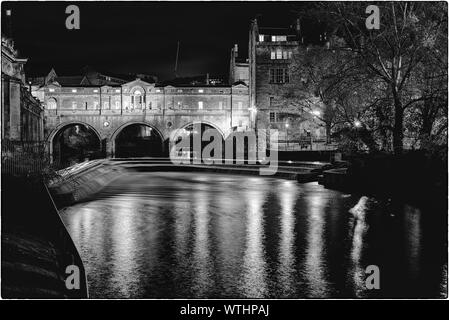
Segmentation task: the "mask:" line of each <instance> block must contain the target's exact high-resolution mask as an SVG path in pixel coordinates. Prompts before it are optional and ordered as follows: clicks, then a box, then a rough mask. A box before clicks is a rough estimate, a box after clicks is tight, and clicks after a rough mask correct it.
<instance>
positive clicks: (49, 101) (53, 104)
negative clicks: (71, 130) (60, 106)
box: [47, 99, 56, 110]
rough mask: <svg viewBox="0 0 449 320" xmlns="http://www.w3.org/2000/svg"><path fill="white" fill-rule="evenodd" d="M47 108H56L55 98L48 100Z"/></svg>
mask: <svg viewBox="0 0 449 320" xmlns="http://www.w3.org/2000/svg"><path fill="white" fill-rule="evenodd" d="M47 109H49V110H54V109H56V100H54V99H51V100H48V102H47Z"/></svg>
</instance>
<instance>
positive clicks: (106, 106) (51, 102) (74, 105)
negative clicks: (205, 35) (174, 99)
mask: <svg viewBox="0 0 449 320" xmlns="http://www.w3.org/2000/svg"><path fill="white" fill-rule="evenodd" d="M140 98H141V97H140ZM133 100H134V99H133ZM177 105H178V108H182V103H181V101H178V104H177ZM98 106H99V103H98V101H94V104H93V109H94V110H96V109H98ZM131 106H133V107H136V108H139V109H140V108H141V107H145V104H142V99H136V103H134V101H133V102H132V103H131ZM223 106H225V107H226V104H223V102H222V101H219V102H218V108H219V109H223ZM83 107H84V108H85V109H86V110H87V109H88V103H87V102H85V103H84V105H83ZM56 108H57V105H56V101H55V100H49V101H48V102H47V109H49V110H55V109H56ZM203 108H204V104H203V101H198V110H202V109H203ZM237 108H238V109H243V102H242V101H238V102H237ZM72 109H78V103H77V102H75V101H73V102H72ZM103 109H110V106H109V101H104V102H103ZM115 109H120V101H115ZM148 109H151V102H149V104H148Z"/></svg>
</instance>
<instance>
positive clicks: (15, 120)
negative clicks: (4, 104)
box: [9, 79, 22, 141]
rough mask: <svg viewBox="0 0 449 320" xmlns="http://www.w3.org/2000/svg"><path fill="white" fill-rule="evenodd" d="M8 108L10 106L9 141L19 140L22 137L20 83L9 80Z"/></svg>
mask: <svg viewBox="0 0 449 320" xmlns="http://www.w3.org/2000/svg"><path fill="white" fill-rule="evenodd" d="M9 106H10V109H9V111H10V126H9V128H10V133H9V138H10V139H11V140H16V141H18V140H20V139H21V137H22V130H21V129H22V128H21V124H22V119H21V106H20V83H19V82H17V81H15V80H13V79H11V82H10V86H9Z"/></svg>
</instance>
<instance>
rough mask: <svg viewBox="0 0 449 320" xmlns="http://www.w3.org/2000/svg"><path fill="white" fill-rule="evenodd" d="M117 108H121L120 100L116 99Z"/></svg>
mask: <svg viewBox="0 0 449 320" xmlns="http://www.w3.org/2000/svg"><path fill="white" fill-rule="evenodd" d="M115 108H116V109H120V101H116V102H115Z"/></svg>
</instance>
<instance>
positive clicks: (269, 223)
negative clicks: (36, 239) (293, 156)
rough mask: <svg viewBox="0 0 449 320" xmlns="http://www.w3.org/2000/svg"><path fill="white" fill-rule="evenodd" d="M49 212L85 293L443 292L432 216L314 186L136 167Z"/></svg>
mask: <svg viewBox="0 0 449 320" xmlns="http://www.w3.org/2000/svg"><path fill="white" fill-rule="evenodd" d="M61 215H62V218H63V220H64V223H65V224H66V226H67V228H68V230H69V232H70V234H71V236H72V238H73V240H74V242H75V244H76V245H77V247H78V249H79V252H80V255H81V257H82V259H83V261H84V264H85V268H86V272H87V275H88V285H89V291H90V296H91V297H93V298H326V297H335V298H338V297H441V296H442V295H445V294H446V282H445V281H444V280H443V279H444V278H445V277H446V278H447V263H446V262H447V246H446V245H445V244H446V243H447V238H446V235H447V222H446V220H445V218H442V217H444V216H445V215H444V214H440V213H439V212H435V211H434V210H428V211H425V210H420V209H418V208H416V207H413V206H410V205H407V204H402V203H399V204H398V203H386V202H384V201H378V200H376V199H374V198H370V197H366V196H355V195H349V194H344V193H341V192H338V191H333V190H328V189H325V188H324V187H322V186H320V185H318V184H317V183H306V184H299V183H297V182H295V181H288V180H281V179H273V178H266V177H246V176H235V175H220V174H206V173H180V172H150V173H148V172H147V173H141V172H139V173H137V172H136V173H130V174H127V175H126V176H123V177H120V178H118V179H116V180H115V181H114V182H113V183H111V184H110V185H109V186H107V187H106V188H105V189H104V190H103V191H102V192H101V193H100V194H99V195H98V196H97V197H96V198H95V199H94V200H91V201H89V202H84V203H80V204H76V205H74V206H72V207H70V208H66V209H65V210H64V211H63V212H62V214H61ZM443 220H444V221H443ZM368 265H377V266H379V268H380V274H381V277H380V280H381V288H380V290H367V289H366V286H365V278H366V274H365V269H366V267H367V266H368Z"/></svg>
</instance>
